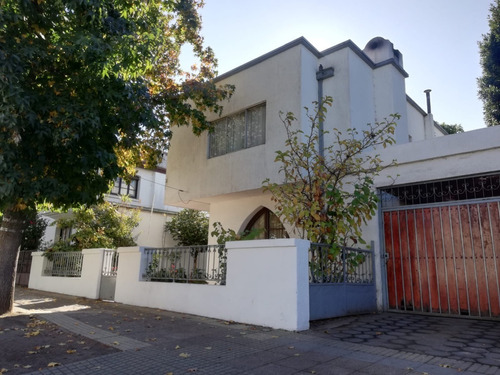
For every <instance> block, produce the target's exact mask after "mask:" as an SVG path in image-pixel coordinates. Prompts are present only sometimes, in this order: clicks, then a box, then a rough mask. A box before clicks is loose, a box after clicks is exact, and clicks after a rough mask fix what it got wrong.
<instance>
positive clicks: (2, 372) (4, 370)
mask: <svg viewBox="0 0 500 375" xmlns="http://www.w3.org/2000/svg"><path fill="white" fill-rule="evenodd" d="M7 371H9V370H7V369H6V368H2V369H0V374H4V373H6V372H7Z"/></svg>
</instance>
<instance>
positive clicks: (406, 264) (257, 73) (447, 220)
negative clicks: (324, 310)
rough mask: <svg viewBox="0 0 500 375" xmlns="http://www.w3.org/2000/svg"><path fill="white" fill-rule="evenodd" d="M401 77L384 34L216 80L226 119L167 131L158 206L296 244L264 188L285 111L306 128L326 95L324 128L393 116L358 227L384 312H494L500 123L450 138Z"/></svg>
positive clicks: (258, 64)
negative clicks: (373, 192) (367, 210)
mask: <svg viewBox="0 0 500 375" xmlns="http://www.w3.org/2000/svg"><path fill="white" fill-rule="evenodd" d="M408 77H409V75H408V73H407V72H406V71H405V69H404V65H403V56H402V54H401V53H400V52H399V51H398V50H396V49H394V46H393V44H392V43H391V42H390V41H388V40H386V39H383V38H380V37H377V38H374V39H372V40H371V41H369V42H368V43H367V44H366V46H365V47H364V48H363V49H361V48H359V47H358V46H356V45H355V44H354V43H353V42H351V41H346V42H344V43H341V44H338V45H336V46H333V47H331V48H329V49H327V50H325V51H322V52H320V51H318V50H317V49H316V48H314V46H312V45H311V44H310V43H309V42H308V41H307V40H305V39H304V38H299V39H297V40H294V41H292V42H290V43H288V44H286V45H284V46H282V47H280V48H278V49H276V50H274V51H271V52H269V53H267V54H265V55H263V56H261V57H259V58H256V59H255V60H252V61H250V62H248V63H246V64H244V65H242V66H240V67H238V68H236V69H234V70H232V71H230V72H227V73H225V74H223V75H221V76H219V77H218V78H217V82H218V83H221V84H232V85H234V86H235V87H236V91H235V93H234V95H233V97H232V98H231V99H230V100H229V101H227V102H225V103H223V105H224V113H223V115H222V117H220V118H219V117H216V116H214V115H210V116H211V117H210V118H209V119H210V120H212V121H214V125H215V130H214V132H213V133H211V134H208V133H204V134H202V135H201V136H195V135H193V133H192V131H191V129H190V128H189V127H187V126H186V127H178V128H175V129H173V138H172V141H171V147H170V150H169V155H168V157H169V169H168V171H167V184H168V185H169V186H171V187H174V188H175V189H167V190H166V191H165V202H166V203H167V204H169V205H174V206H179V207H190V208H195V209H200V210H205V211H208V212H209V213H210V221H211V223H213V222H221V223H222V225H223V226H224V227H225V228H231V229H234V230H235V231H242V230H245V229H249V228H252V227H260V228H264V229H265V231H264V236H265V237H267V238H273V237H277V238H278V237H286V236H292V232H293V231H292V230H291V229H292V228H289V227H287V225H283V223H281V222H280V220H279V218H277V217H276V216H275V215H274V213H273V209H274V203H273V202H272V201H271V196H270V193H265V192H263V189H262V182H263V181H264V180H265V179H267V178H269V179H271V181H273V182H278V183H279V182H281V181H282V176H280V174H279V173H278V171H279V167H280V165H279V164H278V163H275V162H274V159H275V153H276V151H277V150H283V149H284V140H285V138H286V137H285V128H284V126H283V124H282V123H281V121H280V118H279V113H280V111H282V112H289V111H291V112H293V113H294V114H295V115H296V117H297V118H298V124H297V126H300V127H303V128H304V129H305V128H306V127H307V126H309V125H310V124H309V122H308V120H307V118H306V115H305V110H304V107H309V108H312V107H313V104H312V103H313V102H314V101H318V100H319V99H320V98H321V97H322V96H327V95H328V96H331V97H332V98H333V108H331V109H329V111H328V114H327V116H326V119H325V121H324V128H325V130H326V131H328V130H331V129H332V128H334V127H335V128H338V129H340V130H342V129H347V128H357V129H362V128H363V127H364V126H365V125H366V124H367V123H375V122H379V121H383V120H384V118H386V117H388V116H389V115H390V114H393V113H397V114H399V115H400V116H401V118H400V120H399V121H398V125H397V128H396V133H395V138H396V145H394V146H391V147H388V148H387V149H384V150H377V151H380V154H381V156H382V158H383V159H384V160H388V161H390V160H393V159H396V160H397V162H398V165H397V166H395V167H392V168H389V169H387V170H384V172H383V173H382V174H381V175H380V176H379V177H378V178H377V179H376V181H375V186H374V188H376V189H377V190H378V192H379V194H380V197H381V204H380V209H379V213H378V215H377V216H376V217H375V218H374V219H373V220H372V221H371V222H370V223H369V225H368V226H367V227H366V228H365V230H364V231H363V236H364V237H365V240H367V241H374V244H375V245H374V251H375V257H376V258H375V259H376V262H375V269H376V283H377V297H378V305H379V307H380V308H390V309H396V310H411V311H419V312H432V313H443V314H456V315H464V314H465V315H481V316H484V315H487V316H500V288H499V287H498V280H499V278H500V235H499V234H498V228H499V227H500V199H499V197H500V150H499V148H498V145H500V127H497V129H492V128H488V129H481V130H476V131H472V132H466V133H463V134H457V135H446V133H445V132H444V131H443V129H441V128H440V127H439V126H438V125H436V124H435V122H434V120H433V116H432V114H431V113H430V104H429V102H428V104H427V108H426V110H423V109H422V108H421V107H420V106H418V105H417V104H416V102H415V101H414V100H412V99H411V98H410V97H408V95H407V94H406V90H405V80H406V79H407V78H408ZM430 84H432V83H430ZM427 95H428V94H427ZM422 99H425V97H424V94H422ZM427 99H429V97H427ZM445 135H446V136H445ZM328 142H329V139H328V136H326V138H325V144H326V143H328ZM388 176H392V178H391V179H389V178H387V177H388ZM210 241H211V242H212V243H213V242H215V239H213V238H212V239H210ZM493 266H494V267H493Z"/></svg>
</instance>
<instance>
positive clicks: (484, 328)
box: [0, 289, 500, 375]
mask: <svg viewBox="0 0 500 375" xmlns="http://www.w3.org/2000/svg"><path fill="white" fill-rule="evenodd" d="M16 301H17V302H18V304H17V307H16V310H17V311H18V312H19V313H29V314H35V315H36V316H37V317H38V318H39V319H44V320H47V321H49V322H51V323H53V324H55V325H57V326H59V327H60V328H61V329H63V330H66V331H69V332H73V333H75V334H78V335H81V336H83V337H87V338H89V339H91V340H95V341H97V342H99V343H102V344H105V345H108V346H111V347H113V348H115V349H118V350H119V351H117V352H116V351H115V352H114V353H109V354H103V355H100V353H94V356H93V357H92V358H90V359H86V360H83V361H76V362H72V363H67V364H65V363H63V364H61V365H60V366H56V367H52V368H45V369H42V370H40V371H36V372H33V373H32V374H79V375H85V374H162V375H165V374H174V375H177V374H190V373H196V374H214V375H218V374H273V375H279V374H340V375H341V374H384V375H390V374H430V375H441V374H443V375H444V374H446V375H448V374H457V373H459V374H500V367H499V365H500V333H499V332H500V331H497V329H500V322H498V321H495V322H487V323H484V321H472V320H465V319H453V320H450V319H449V318H441V317H437V318H436V317H428V316H426V317H422V316H419V317H418V318H415V316H410V315H404V314H376V315H367V316H357V317H349V318H341V319H332V320H327V321H323V322H317V323H313V324H312V327H311V329H310V330H309V331H305V332H299V333H296V332H287V331H282V330H273V329H270V328H266V327H258V326H251V325H244V324H237V323H234V322H224V321H219V320H215V319H209V318H203V317H198V316H192V315H187V314H180V313H174V312H169V311H163V310H158V309H148V308H141V307H135V306H129V305H122V304H117V303H112V302H100V301H91V300H84V299H77V298H73V297H68V296H61V295H55V294H52V293H45V292H40V291H35V290H29V289H19V290H17V291H16ZM29 301H36V302H37V303H31V304H30V303H29ZM79 307H81V308H79ZM83 307H85V308H83ZM475 322H477V323H475ZM461 324H462V325H463V327H461V326H460V325H461ZM476 326H477V327H480V329H478V328H477V327H476ZM440 327H441V328H442V329H443V330H444V331H445V332H444V334H442V333H441V332H439V331H436V329H439V328H440ZM450 327H453V330H450V331H446V329H449V328H450ZM471 327H472V328H471ZM445 328H446V329H445ZM462 328H463V329H462ZM460 334H463V337H462V338H460ZM488 334H489V336H487V335H488ZM497 334H498V335H499V336H496V337H497V340H496V342H493V343H492V341H495V340H492V339H491V338H492V337H495V335H497ZM482 336H483V340H486V341H484V343H481V337H482ZM485 336H487V337H485ZM457 338H458V339H459V340H462V341H451V340H452V339H454V340H455V339H457ZM469 341H470V342H472V343H474V345H473V346H467V342H469ZM444 343H451V344H452V345H451V346H450V347H451V348H457V349H456V350H455V351H446V350H439V349H443V347H446V345H445V344H444ZM460 345H462V346H460ZM481 345H483V346H482V347H481ZM464 348H469V349H470V348H476V349H477V351H478V353H482V355H481V356H468V355H467V353H468V352H467V351H466V350H465V349H464ZM469 349H467V350H469ZM485 352H487V353H485ZM461 353H462V355H461ZM496 362H498V365H497V364H496ZM0 367H1V366H0ZM12 373H13V374H14V373H15V372H14V371H12Z"/></svg>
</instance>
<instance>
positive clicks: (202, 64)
mask: <svg viewBox="0 0 500 375" xmlns="http://www.w3.org/2000/svg"><path fill="white" fill-rule="evenodd" d="M200 6H202V1H201V0H150V1H122V0H105V1H104V0H85V1H82V0H50V1H48V0H37V1H29V0H2V1H1V8H0V98H2V99H1V101H0V175H1V176H2V178H1V179H0V211H2V212H3V217H4V220H3V222H2V226H1V228H0V314H1V313H4V312H6V311H9V310H11V309H12V306H13V290H14V282H15V264H16V258H17V251H18V248H19V245H20V244H21V240H22V229H23V222H24V221H25V218H26V212H27V211H28V210H29V209H33V208H34V207H35V206H36V205H37V204H39V203H51V204H53V205H54V207H66V208H68V207H74V206H77V205H79V204H87V205H91V204H94V203H96V202H97V201H100V200H102V194H103V193H105V192H106V191H107V190H108V186H109V182H110V181H111V180H113V179H114V178H115V177H116V176H118V175H119V174H125V172H126V170H127V169H128V170H130V169H133V168H135V166H136V165H137V162H138V161H139V160H140V161H142V162H144V164H145V165H146V166H148V165H149V166H150V165H154V164H155V163H156V162H157V161H158V159H159V158H160V157H161V154H162V153H163V152H164V151H165V148H166V147H167V146H168V141H169V138H170V135H171V133H170V127H171V126H174V125H185V124H190V125H191V126H192V129H193V131H194V132H195V133H196V134H200V133H201V132H202V131H204V130H206V129H209V128H210V124H209V123H208V121H207V120H206V118H205V116H204V113H206V112H207V111H215V112H220V110H221V107H220V106H219V104H218V103H219V101H220V100H221V99H224V98H227V97H228V96H229V95H230V93H231V90H232V88H231V87H228V86H225V87H217V86H216V85H215V84H214V83H213V80H212V79H213V78H214V76H215V74H216V72H215V59H214V56H213V53H212V51H211V49H210V48H206V47H204V45H203V38H202V37H201V36H200V29H201V19H200V17H199V14H198V8H199V7H200ZM182 46H191V47H192V50H193V52H194V55H195V56H196V58H197V59H198V62H199V64H198V66H194V67H193V68H194V69H193V70H192V71H189V72H187V71H184V70H183V69H182V68H181V64H180V60H179V58H180V53H181V47H182Z"/></svg>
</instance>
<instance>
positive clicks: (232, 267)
mask: <svg viewBox="0 0 500 375" xmlns="http://www.w3.org/2000/svg"><path fill="white" fill-rule="evenodd" d="M226 247H227V251H228V253H227V279H226V285H201V284H184V283H166V282H151V281H142V274H141V273H142V270H144V269H145V267H146V266H147V264H145V263H146V258H145V256H144V254H143V250H142V249H141V248H138V247H135V248H120V249H118V252H119V254H120V261H119V262H120V263H119V265H120V266H119V270H118V277H117V280H116V292H115V300H116V301H117V302H122V303H127V304H133V305H138V306H148V307H154V308H161V309H166V310H170V311H177V312H183V313H189V314H196V315H202V316H207V317H212V318H217V319H224V320H233V321H236V322H241V323H248V324H257V325H262V326H268V327H273V328H279V329H286V330H292V331H300V330H305V329H308V328H309V274H308V249H309V242H308V241H304V240H297V239H280V240H255V241H240V242H228V243H227V244H226Z"/></svg>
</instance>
